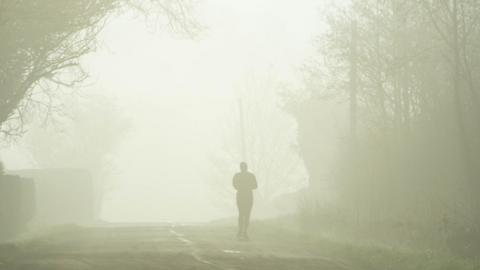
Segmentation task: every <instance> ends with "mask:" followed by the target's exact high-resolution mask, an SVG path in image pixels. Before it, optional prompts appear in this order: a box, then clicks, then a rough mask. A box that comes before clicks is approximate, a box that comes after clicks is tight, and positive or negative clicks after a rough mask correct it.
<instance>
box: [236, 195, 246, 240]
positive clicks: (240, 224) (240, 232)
mask: <svg viewBox="0 0 480 270" xmlns="http://www.w3.org/2000/svg"><path fill="white" fill-rule="evenodd" d="M237 208H238V233H237V237H238V238H240V237H242V235H243V224H244V221H243V220H244V219H245V215H244V213H243V207H242V203H241V198H240V196H239V195H238V194H237Z"/></svg>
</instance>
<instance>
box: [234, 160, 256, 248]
mask: <svg viewBox="0 0 480 270" xmlns="http://www.w3.org/2000/svg"><path fill="white" fill-rule="evenodd" d="M233 187H234V188H235V189H236V190H237V207H238V234H237V237H238V239H239V240H248V234H247V229H248V225H249V223H250V213H251V212H252V206H253V190H254V189H256V188H257V179H256V178H255V175H254V174H253V173H251V172H249V171H248V166H247V163H245V162H242V163H240V172H239V173H236V174H235V176H233Z"/></svg>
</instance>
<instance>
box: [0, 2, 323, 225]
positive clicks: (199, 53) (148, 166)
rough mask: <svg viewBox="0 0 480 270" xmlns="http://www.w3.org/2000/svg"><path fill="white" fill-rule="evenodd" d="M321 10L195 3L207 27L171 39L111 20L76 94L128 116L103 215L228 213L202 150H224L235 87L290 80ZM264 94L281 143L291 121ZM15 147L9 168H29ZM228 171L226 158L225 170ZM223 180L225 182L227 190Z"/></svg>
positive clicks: (142, 217) (132, 20) (132, 21)
mask: <svg viewBox="0 0 480 270" xmlns="http://www.w3.org/2000/svg"><path fill="white" fill-rule="evenodd" d="M320 2H321V1H320ZM319 8H320V4H319V1H313V0H302V1H278V0H276V1H273V0H263V1H256V0H255V1H254V0H248V1H247V0H244V1H233V0H229V1H227V0H202V1H199V2H198V5H197V18H198V21H199V22H200V23H201V24H202V25H203V26H205V30H204V31H203V32H202V33H201V35H200V36H199V37H198V38H197V39H195V40H188V39H175V38H173V37H172V36H171V35H169V33H168V32H167V31H161V30H160V31H159V30H154V29H153V28H152V27H147V25H146V24H145V23H144V22H143V21H142V18H140V17H134V16H129V15H124V16H122V17H118V18H115V19H112V20H111V21H110V23H109V24H108V25H107V27H106V29H105V31H104V32H103V33H102V36H101V37H100V46H99V49H98V51H97V52H95V53H92V54H90V55H88V56H87V57H86V58H85V59H84V60H83V63H84V65H85V67H86V70H87V71H88V72H89V73H90V74H91V77H92V78H91V81H92V82H93V84H92V85H90V86H88V87H85V89H84V91H85V92H86V93H93V92H95V93H96V94H101V95H104V96H108V97H111V98H112V99H114V100H115V102H116V103H118V106H119V107H120V108H121V110H122V113H123V114H124V115H125V116H126V117H127V118H128V119H129V121H130V122H131V128H130V131H129V133H128V135H127V137H126V138H125V140H124V141H123V143H122V144H121V146H120V148H119V149H118V150H117V156H116V162H115V163H116V167H117V170H116V173H115V175H112V176H111V177H112V178H114V182H115V189H113V190H112V191H111V192H109V193H108V194H107V196H106V199H105V202H104V206H103V210H102V217H103V218H104V219H106V220H109V221H170V220H184V221H200V220H209V219H214V218H221V217H226V216H231V215H232V213H233V212H231V211H233V210H234V209H233V208H232V207H233V204H232V206H229V207H230V208H229V207H226V208H223V209H220V208H218V207H214V206H213V204H212V198H211V197H212V192H211V187H210V186H209V184H208V181H206V180H205V179H206V178H208V177H210V173H209V167H210V166H211V164H210V163H209V157H210V156H211V155H212V154H214V153H215V152H216V151H217V150H218V149H219V148H220V147H222V146H221V145H220V143H219V141H220V140H222V136H224V134H225V131H224V130H222V129H223V128H224V127H225V121H231V119H232V118H231V116H235V115H237V113H238V110H237V107H236V106H237V103H236V102H237V98H238V91H239V89H240V90H241V89H243V88H245V87H246V85H248V84H247V83H245V81H246V80H248V79H249V78H255V80H260V81H262V80H264V78H269V79H265V81H268V82H271V84H272V85H271V88H272V89H273V90H275V88H276V86H277V85H276V84H277V83H278V84H279V83H288V84H291V85H297V83H298V81H299V80H300V79H301V76H300V71H299V68H300V67H301V65H302V64H304V63H305V61H306V59H308V57H309V55H312V54H313V53H314V51H313V44H312V40H313V38H314V35H315V34H317V33H318V32H319V31H321V23H320V21H321V19H320V10H319ZM268 93H269V95H272V96H271V98H268V97H267V99H266V100H265V101H262V102H265V103H266V104H265V105H266V106H267V107H268V108H273V109H272V110H275V114H274V115H275V116H274V117H275V118H276V119H274V121H277V122H282V123H284V125H285V126H288V127H289V129H290V130H289V131H287V133H291V134H292V135H291V136H290V137H289V139H287V140H288V141H285V143H284V145H283V146H282V147H285V148H291V147H292V145H293V144H295V136H294V135H295V132H296V126H295V122H294V121H293V119H292V118H291V117H290V116H289V115H287V114H286V113H284V112H283V111H281V110H280V109H278V108H277V109H275V107H276V106H277V103H278V98H277V96H276V95H275V91H270V92H268ZM263 96H265V95H263ZM277 112H278V113H277ZM226 116H228V117H226ZM251 132H255V131H251ZM292 151H293V150H292ZM12 152H15V154H12ZM18 153H20V152H19V150H14V151H12V150H10V151H6V152H5V151H4V155H3V156H4V158H5V159H6V163H7V165H8V166H9V167H10V168H13V169H14V168H16V167H17V168H21V167H28V166H31V165H30V164H29V163H28V162H29V161H28V159H25V160H23V161H22V160H21V158H18ZM235 170H236V164H232V175H233V173H234V172H235ZM299 174H305V173H304V169H303V171H302V169H299ZM306 177H307V176H305V178H306ZM230 181H231V179H230V178H228V179H225V182H224V183H225V185H226V186H227V187H229V186H230ZM259 181H261V179H259ZM299 181H300V180H299ZM303 184H304V183H299V186H301V185H303ZM232 194H233V193H232ZM232 196H233V195H232ZM192 209H195V211H192Z"/></svg>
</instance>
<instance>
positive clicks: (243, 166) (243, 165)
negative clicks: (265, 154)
mask: <svg viewBox="0 0 480 270" xmlns="http://www.w3.org/2000/svg"><path fill="white" fill-rule="evenodd" d="M240 171H242V172H246V171H248V165H247V163H246V162H242V163H240Z"/></svg>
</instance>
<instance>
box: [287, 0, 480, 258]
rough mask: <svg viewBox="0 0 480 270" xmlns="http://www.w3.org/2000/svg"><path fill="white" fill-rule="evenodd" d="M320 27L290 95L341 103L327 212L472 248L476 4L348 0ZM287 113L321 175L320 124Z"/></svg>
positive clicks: (477, 182)
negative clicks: (344, 121) (298, 89)
mask: <svg viewBox="0 0 480 270" xmlns="http://www.w3.org/2000/svg"><path fill="white" fill-rule="evenodd" d="M327 25H328V31H326V32H325V33H324V34H322V35H321V36H319V37H318V40H317V45H318V48H319V51H320V53H319V55H318V57H317V58H315V59H312V61H311V62H310V63H309V65H308V67H307V72H306V73H307V75H308V76H306V78H307V79H306V81H305V83H306V86H307V87H306V89H307V90H306V91H307V92H308V93H309V97H308V98H306V99H303V100H301V101H297V103H296V104H295V105H296V106H297V107H301V106H304V105H305V104H307V103H308V104H312V102H313V103H314V102H315V99H316V98H319V97H322V96H331V95H334V96H336V97H337V98H340V99H342V100H344V101H345V102H346V103H347V104H348V106H346V108H347V109H348V114H347V115H348V121H349V129H346V130H344V136H343V137H341V138H340V139H339V145H340V151H339V153H340V154H339V157H338V160H337V161H336V166H335V168H334V171H333V173H332V175H333V176H332V179H329V181H331V182H332V183H333V186H334V188H335V192H336V195H337V199H336V201H335V205H336V206H337V207H338V210H339V211H338V212H339V213H343V214H346V216H348V217H349V221H350V222H352V224H355V226H370V227H371V228H377V227H384V228H391V230H392V231H393V230H397V231H401V237H403V238H404V239H407V238H408V239H412V240H413V241H417V242H424V243H426V244H429V245H431V246H435V247H445V248H450V249H451V250H454V251H456V252H460V253H462V254H472V255H473V254H476V253H477V252H478V251H479V250H480V229H479V228H480V197H479V196H478V195H479V192H478V191H479V187H480V162H479V160H480V117H479V116H480V103H479V102H480V99H479V95H480V77H479V76H478V74H480V2H478V1H475V0H435V1H428V0H424V1H422V0H386V1H377V0H361V1H353V2H352V3H351V5H349V6H348V7H342V8H337V9H336V10H335V11H334V12H333V13H332V15H331V16H330V17H329V18H328V20H327ZM293 113H294V115H295V116H296V118H297V119H298V123H299V132H300V134H299V144H300V145H301V151H302V155H303V157H304V158H305V159H306V160H305V161H306V164H307V166H308V165H309V164H310V166H308V170H309V173H310V175H311V176H315V175H321V174H322V173H321V172H319V171H318V170H322V167H321V166H319V164H318V162H320V160H316V158H317V157H319V155H318V154H316V153H315V151H321V144H322V142H321V141H320V139H318V140H315V134H316V133H317V134H319V133H321V132H322V127H321V126H319V125H318V123H315V122H314V121H313V120H314V119H315V117H316V116H315V115H311V114H309V113H307V112H306V111H305V110H293ZM302 125H310V126H311V127H312V126H313V127H314V128H305V127H304V126H302ZM315 125H316V126H315ZM319 145H320V146H319ZM316 181H319V179H315V177H313V178H312V179H311V182H312V183H315V182H316Z"/></svg>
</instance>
